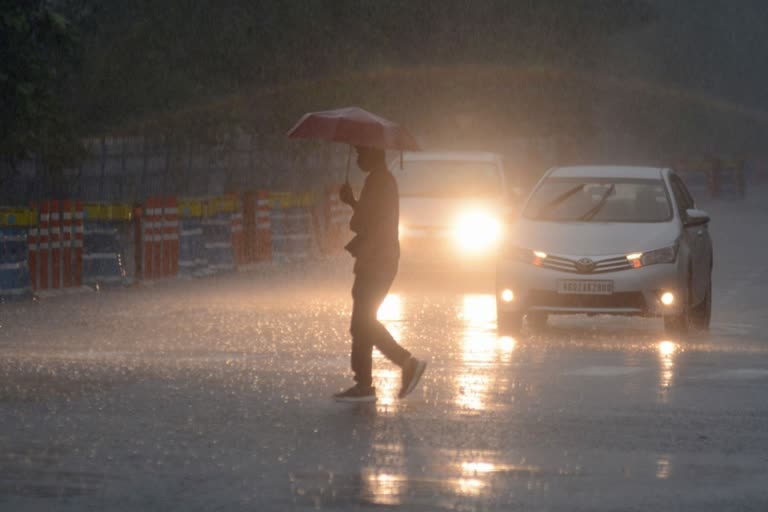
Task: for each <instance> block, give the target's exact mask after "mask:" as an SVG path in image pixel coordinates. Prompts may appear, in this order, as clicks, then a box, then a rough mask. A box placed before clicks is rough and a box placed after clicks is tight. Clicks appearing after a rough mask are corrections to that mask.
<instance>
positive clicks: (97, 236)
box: [0, 187, 351, 302]
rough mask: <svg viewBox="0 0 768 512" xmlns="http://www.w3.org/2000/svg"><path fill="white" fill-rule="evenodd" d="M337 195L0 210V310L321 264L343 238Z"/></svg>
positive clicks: (258, 194)
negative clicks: (86, 292)
mask: <svg viewBox="0 0 768 512" xmlns="http://www.w3.org/2000/svg"><path fill="white" fill-rule="evenodd" d="M337 190H338V187H335V188H334V189H333V190H331V189H327V190H323V191H320V192H317V191H311V192H305V193H300V194H297V193H285V192H276V191H267V190H254V191H248V192H245V193H242V194H226V195H222V196H216V197H206V198H177V197H149V198H147V199H146V200H145V201H143V202H142V203H140V204H133V205H130V204H126V203H99V202H81V201H76V200H69V199H66V200H46V201H41V202H37V203H33V204H31V205H30V207H29V208H5V209H0V301H2V302H5V301H10V300H15V299H19V298H25V297H26V298H28V297H31V296H32V295H33V293H41V292H46V293H55V291H56V290H62V289H67V288H78V287H82V286H87V287H88V288H96V289H98V288H100V287H102V286H121V285H128V284H140V283H142V282H146V281H159V280H163V279H168V278H175V277H178V276H181V277H185V278H198V277H205V276H210V275H213V274H218V273H222V272H233V271H237V270H241V271H242V270H247V269H249V268H251V267H252V266H253V265H255V264H265V263H266V264H269V263H274V264H280V263H291V262H298V263H300V262H303V261H307V260H310V259H313V258H320V257H324V256H328V255H331V254H334V253H336V252H338V251H341V250H342V248H343V246H344V243H345V242H346V239H347V238H349V233H348V227H347V224H348V222H349V217H350V214H351V209H350V208H349V207H347V206H345V205H342V204H341V203H340V202H339V201H338V194H337Z"/></svg>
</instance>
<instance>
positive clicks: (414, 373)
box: [397, 357, 427, 398]
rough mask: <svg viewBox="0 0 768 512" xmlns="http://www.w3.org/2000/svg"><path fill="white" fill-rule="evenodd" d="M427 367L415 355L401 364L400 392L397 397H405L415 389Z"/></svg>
mask: <svg viewBox="0 0 768 512" xmlns="http://www.w3.org/2000/svg"><path fill="white" fill-rule="evenodd" d="M426 368H427V363H426V362H424V361H419V360H418V359H416V358H415V357H412V358H410V359H409V360H408V362H407V363H405V366H403V384H402V387H401V388H400V394H398V395H397V397H398V398H405V397H406V396H408V395H409V394H410V393H411V391H413V390H414V389H416V385H417V384H418V383H419V380H421V376H422V375H423V374H424V370H426Z"/></svg>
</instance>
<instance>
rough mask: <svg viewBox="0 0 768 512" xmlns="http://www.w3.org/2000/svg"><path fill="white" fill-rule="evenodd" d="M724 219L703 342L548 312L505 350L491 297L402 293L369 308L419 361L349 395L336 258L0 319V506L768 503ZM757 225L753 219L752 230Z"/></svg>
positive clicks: (746, 241) (761, 310) (755, 244)
mask: <svg viewBox="0 0 768 512" xmlns="http://www.w3.org/2000/svg"><path fill="white" fill-rule="evenodd" d="M709 209H710V210H711V213H712V214H713V217H714V218H715V219H716V221H715V223H714V224H713V233H714V235H715V243H716V244H718V246H717V262H716V265H717V273H716V276H715V297H716V298H715V314H714V325H713V329H712V331H711V332H710V333H708V334H694V335H691V336H690V337H689V338H688V339H670V338H667V337H666V336H665V335H664V334H663V330H662V327H661V322H660V321H656V320H650V321H649V320H642V319H612V318H596V319H586V318H580V317H574V318H562V319H555V320H554V321H553V322H552V325H551V327H550V328H549V329H548V330H547V331H545V332H543V333H541V334H536V335H533V334H526V335H524V336H521V337H519V338H517V339H515V338H509V337H499V336H497V334H496V329H495V306H494V302H493V297H492V296H491V295H488V294H487V289H486V287H485V283H482V282H479V283H476V284H475V285H474V286H472V287H471V288H470V289H464V288H463V287H459V286H454V285H451V284H450V283H449V284H446V283H445V282H443V283H442V285H441V286H434V287H430V288H425V287H423V286H414V285H413V284H412V283H411V282H410V281H409V280H407V279H401V281H400V282H399V283H398V286H397V287H396V289H395V290H394V291H393V293H392V294H391V295H390V296H389V297H388V298H387V301H386V302H385V304H384V306H383V307H382V309H381V311H380V317H381V319H382V320H383V321H385V322H386V324H387V325H388V327H389V329H390V330H391V331H392V332H393V334H394V335H395V337H396V338H397V339H399V340H401V341H402V343H403V344H404V345H406V346H407V347H408V348H409V349H410V350H411V351H412V352H414V354H416V355H418V356H421V357H423V358H425V359H426V360H428V361H429V367H428V369H427V373H426V374H425V377H424V380H423V382H422V384H421V385H420V386H419V388H417V390H416V391H415V392H414V393H413V395H411V396H410V397H409V398H408V399H407V400H405V401H398V400H396V399H395V394H396V393H397V390H398V387H399V372H398V371H397V370H396V369H395V368H394V367H393V366H392V365H390V364H389V363H388V362H386V361H384V360H382V359H381V358H380V357H377V358H376V359H375V362H374V365H375V381H376V382H375V383H376V386H377V388H378V394H379V401H378V403H377V404H375V405H361V406H350V405H341V404H336V403H333V402H332V401H331V400H330V399H329V396H330V394H331V393H333V392H334V391H337V390H339V389H342V388H343V387H345V386H347V385H348V384H349V383H350V377H351V374H350V371H349V369H348V367H349V362H348V350H349V340H348V336H347V324H348V317H349V313H350V309H351V302H350V299H349V296H348V291H347V290H348V287H349V285H350V284H351V280H350V278H349V276H348V274H347V272H348V271H349V265H348V264H347V263H343V264H332V263H324V264H317V265H314V266H312V267H311V268H304V269H299V268H297V269H285V268H282V269H277V270H274V269H273V270H266V269H261V270H258V271H256V272H253V273H249V274H241V275H237V276H227V277H222V278H218V279H210V280H205V281H197V282H174V283H170V284H168V285H163V286H162V287H161V286H157V287H154V288H143V289H132V290H120V291H110V292H106V293H98V294H97V293H92V294H87V295H79V296H76V297H61V298H55V299H48V300H43V301H39V302H36V303H30V304H16V305H10V306H2V308H3V309H2V310H0V315H1V316H0V349H1V350H2V352H0V378H2V384H1V385H0V447H2V450H0V510H3V511H4V510H9V511H10V510H13V511H17V510H33V511H38V510H46V511H47V510H62V511H70V510H72V511H74V510H158V511H160V510H162V511H166V510H185V511H188V510H201V511H202V510H206V511H208V510H276V511H277V510H315V509H318V508H319V509H328V510H360V509H369V508H371V507H374V506H400V507H401V508H402V509H403V510H417V511H421V510H460V511H471V510H526V511H528V510H547V511H560V510H562V511H573V510H577V511H579V510H583V511H588V510H589V511H602V510H605V511H607V510H676V511H679V510H690V511H694V510H695V511H702V510H705V511H706V510H712V511H715V510H717V511H721V510H755V511H764V510H766V509H768V428H767V427H768V335H766V332H767V331H766V330H765V329H766V328H768V307H766V306H765V303H764V301H763V300H762V296H763V293H764V289H765V287H766V286H768V264H766V263H765V262H766V261H768V243H766V241H764V240H761V239H760V237H756V236H755V232H754V231H752V230H751V229H750V228H749V227H748V225H747V222H749V223H752V224H753V225H755V224H754V223H762V222H764V221H765V220H768V212H766V211H763V209H762V207H761V206H760V205H759V204H757V203H752V204H745V205H742V204H741V203H739V204H738V207H736V208H735V207H734V206H733V205H732V204H728V203H716V204H712V205H709ZM758 225H759V224H758Z"/></svg>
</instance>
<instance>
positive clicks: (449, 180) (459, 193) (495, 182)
mask: <svg viewBox="0 0 768 512" xmlns="http://www.w3.org/2000/svg"><path fill="white" fill-rule="evenodd" d="M393 167H394V169H393V170H392V173H393V174H394V175H395V178H396V179H397V184H398V187H399V189H400V196H401V197H433V198H450V197H494V196H498V195H499V194H500V193H501V190H502V189H501V176H500V172H499V169H498V167H497V166H496V165H495V164H494V163H492V162H471V161H455V160H414V161H406V162H404V164H403V168H402V169H400V163H399V162H397V163H396V164H395V165H394V166H393Z"/></svg>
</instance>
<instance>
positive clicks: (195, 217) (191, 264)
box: [179, 199, 208, 277]
mask: <svg viewBox="0 0 768 512" xmlns="http://www.w3.org/2000/svg"><path fill="white" fill-rule="evenodd" d="M202 217H203V202H202V201H200V200H194V199H181V200H179V274H180V275H183V276H186V277H199V276H202V275H205V271H206V269H207V267H208V259H207V258H206V251H205V239H204V237H203V220H202Z"/></svg>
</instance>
